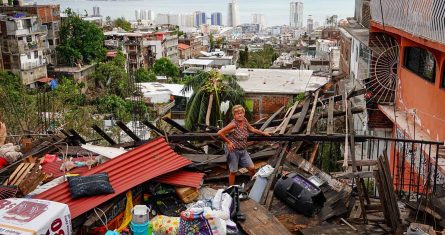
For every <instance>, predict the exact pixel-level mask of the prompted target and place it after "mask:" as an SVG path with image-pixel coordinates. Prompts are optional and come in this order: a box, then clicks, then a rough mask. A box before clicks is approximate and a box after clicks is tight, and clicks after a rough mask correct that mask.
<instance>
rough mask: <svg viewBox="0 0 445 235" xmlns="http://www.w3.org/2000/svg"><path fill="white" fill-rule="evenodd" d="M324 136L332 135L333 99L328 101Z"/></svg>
mask: <svg viewBox="0 0 445 235" xmlns="http://www.w3.org/2000/svg"><path fill="white" fill-rule="evenodd" d="M326 134H328V135H332V134H334V98H330V99H329V107H328V122H327V130H326Z"/></svg>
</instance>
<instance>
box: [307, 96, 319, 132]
mask: <svg viewBox="0 0 445 235" xmlns="http://www.w3.org/2000/svg"><path fill="white" fill-rule="evenodd" d="M319 92H320V90H317V91H316V92H315V97H314V102H313V104H312V110H311V114H310V115H309V121H308V122H307V129H306V135H309V134H311V129H312V128H311V127H312V121H313V120H314V115H315V109H316V108H317V101H318V93H319Z"/></svg>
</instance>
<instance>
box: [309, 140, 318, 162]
mask: <svg viewBox="0 0 445 235" xmlns="http://www.w3.org/2000/svg"><path fill="white" fill-rule="evenodd" d="M318 146H319V144H318V143H316V144H315V145H314V148H313V149H312V152H311V157H310V158H309V163H310V164H313V163H314V160H315V157H316V156H317V150H318Z"/></svg>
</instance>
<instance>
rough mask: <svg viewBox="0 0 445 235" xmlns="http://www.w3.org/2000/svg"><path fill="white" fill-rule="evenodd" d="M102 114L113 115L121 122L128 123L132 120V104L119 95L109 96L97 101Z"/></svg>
mask: <svg viewBox="0 0 445 235" xmlns="http://www.w3.org/2000/svg"><path fill="white" fill-rule="evenodd" d="M96 105H97V109H98V111H99V112H100V113H111V114H113V116H114V117H115V118H116V119H118V120H121V121H124V122H127V121H129V120H130V119H131V103H130V102H129V101H126V100H125V99H122V98H121V97H119V96H117V95H107V96H104V97H101V98H99V99H98V100H97V101H96Z"/></svg>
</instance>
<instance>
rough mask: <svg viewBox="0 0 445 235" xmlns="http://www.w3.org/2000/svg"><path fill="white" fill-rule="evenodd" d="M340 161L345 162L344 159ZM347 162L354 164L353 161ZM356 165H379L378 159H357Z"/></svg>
mask: <svg viewBox="0 0 445 235" xmlns="http://www.w3.org/2000/svg"><path fill="white" fill-rule="evenodd" d="M337 162H338V163H343V160H340V161H337ZM347 164H348V165H349V166H351V165H352V161H348V162H347ZM355 165H356V166H357V167H362V166H376V165H377V160H356V161H355Z"/></svg>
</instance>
